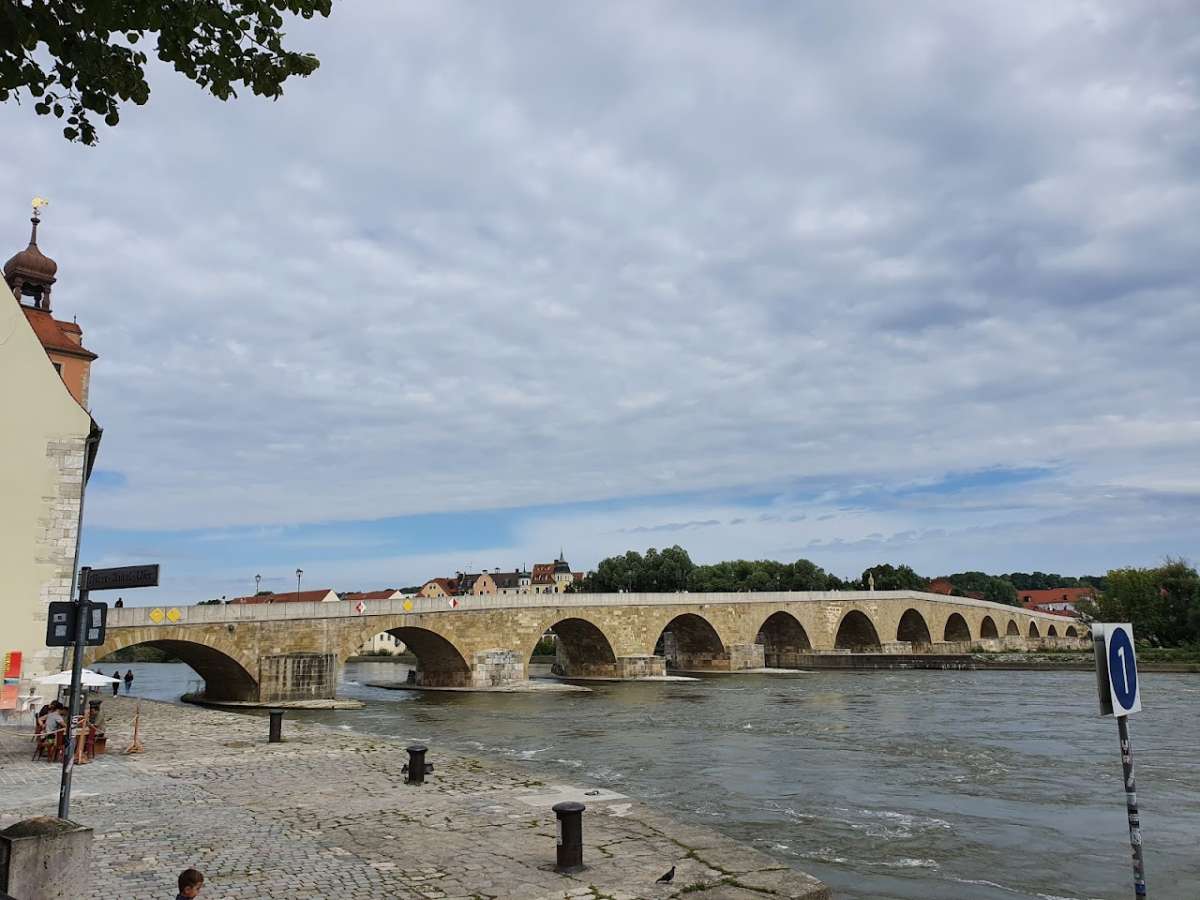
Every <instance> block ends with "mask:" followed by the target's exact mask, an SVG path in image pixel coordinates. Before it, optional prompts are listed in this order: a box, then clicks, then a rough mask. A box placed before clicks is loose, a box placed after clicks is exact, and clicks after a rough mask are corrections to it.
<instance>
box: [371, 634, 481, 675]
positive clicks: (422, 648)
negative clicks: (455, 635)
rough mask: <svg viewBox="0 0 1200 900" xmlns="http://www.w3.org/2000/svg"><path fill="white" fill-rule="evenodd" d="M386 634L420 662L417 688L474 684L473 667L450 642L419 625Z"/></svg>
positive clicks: (418, 663) (417, 670)
mask: <svg viewBox="0 0 1200 900" xmlns="http://www.w3.org/2000/svg"><path fill="white" fill-rule="evenodd" d="M385 630H386V631H387V632H388V634H391V635H393V636H394V637H395V638H396V640H398V641H400V643H402V644H404V646H405V647H407V648H408V650H409V652H410V653H412V655H413V656H415V657H416V658H417V668H416V673H415V681H416V683H417V684H419V685H423V686H424V687H469V686H470V685H471V684H472V675H471V665H470V663H468V662H467V658H466V657H465V656H464V655H463V652H462V651H461V650H459V648H458V647H457V646H456V645H455V644H454V642H453V641H451V640H450V639H449V638H447V637H445V636H444V635H441V634H439V633H438V632H436V631H433V630H431V629H429V628H421V627H419V626H416V625H401V626H397V627H395V628H388V629H385Z"/></svg>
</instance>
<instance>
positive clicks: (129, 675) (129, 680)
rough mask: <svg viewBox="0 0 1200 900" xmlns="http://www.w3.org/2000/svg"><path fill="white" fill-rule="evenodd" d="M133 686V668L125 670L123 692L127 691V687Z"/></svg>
mask: <svg viewBox="0 0 1200 900" xmlns="http://www.w3.org/2000/svg"><path fill="white" fill-rule="evenodd" d="M131 687H133V669H126V670H125V693H127V694H128V693H129V689H130V688H131Z"/></svg>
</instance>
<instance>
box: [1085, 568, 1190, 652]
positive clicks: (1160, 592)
mask: <svg viewBox="0 0 1200 900" xmlns="http://www.w3.org/2000/svg"><path fill="white" fill-rule="evenodd" d="M1104 581H1105V585H1106V589H1105V591H1104V592H1103V593H1102V594H1100V595H1099V596H1098V597H1097V598H1096V601H1095V602H1094V603H1091V602H1088V601H1083V602H1081V603H1078V604H1076V607H1077V608H1078V609H1079V610H1080V612H1083V613H1085V614H1086V615H1088V616H1089V617H1091V618H1093V619H1096V620H1098V621H1101V622H1132V623H1133V633H1134V636H1135V637H1137V639H1138V640H1139V641H1146V642H1147V643H1149V644H1152V645H1154V646H1158V647H1176V646H1179V645H1181V644H1200V575H1198V574H1197V572H1196V570H1195V569H1194V568H1193V567H1192V566H1191V565H1189V564H1188V563H1187V562H1186V561H1184V560H1182V559H1168V560H1166V562H1164V563H1163V564H1162V565H1161V566H1158V567H1157V568H1151V569H1136V568H1127V569H1113V570H1112V571H1110V572H1109V573H1108V575H1106V576H1105V579H1104Z"/></svg>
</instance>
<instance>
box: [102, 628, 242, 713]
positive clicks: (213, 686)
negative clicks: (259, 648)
mask: <svg viewBox="0 0 1200 900" xmlns="http://www.w3.org/2000/svg"><path fill="white" fill-rule="evenodd" d="M127 647H154V648H155V649H157V650H163V651H165V652H167V653H169V654H171V656H174V657H175V658H176V659H181V660H183V661H184V662H185V663H187V664H188V665H189V666H191V668H192V669H193V670H194V671H195V672H196V674H197V675H199V676H200V677H201V678H203V679H204V696H205V698H206V699H209V700H242V701H257V700H258V699H259V685H258V678H257V674H252V672H253V673H257V671H258V666H257V665H256V664H255V662H252V661H250V660H247V659H244V658H242V657H241V654H239V653H238V652H237V651H236V650H234V649H233V648H222V647H219V646H215V645H213V644H208V643H201V642H197V641H189V640H180V639H167V638H155V637H147V636H144V635H138V634H134V633H130V634H114V635H112V636H110V637H109V639H108V640H107V641H105V643H104V645H103V646H101V647H98V648H96V650H95V651H94V652H93V653H92V654H89V658H94V660H95V661H94V663H92V664H94V665H97V666H101V667H103V666H104V662H103V660H104V657H106V656H108V655H109V654H110V653H115V652H116V651H117V650H124V649H125V648H127ZM101 654H103V655H101ZM116 665H119V663H118V664H116Z"/></svg>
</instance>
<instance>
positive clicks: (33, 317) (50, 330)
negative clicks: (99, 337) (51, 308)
mask: <svg viewBox="0 0 1200 900" xmlns="http://www.w3.org/2000/svg"><path fill="white" fill-rule="evenodd" d="M21 311H22V312H23V313H25V318H26V320H28V322H29V324H30V326H31V327H32V328H33V333H34V334H36V335H37V339H38V340H39V341H41V343H42V346H43V347H45V348H46V349H47V350H54V351H57V352H59V353H70V354H72V355H74V356H82V357H84V358H85V359H95V358H96V354H95V353H93V352H92V351H91V350H86V349H84V348H83V347H82V346H81V345H80V344H78V343H76V342H75V341H73V340H71V339H70V338H69V337H67V335H66V332H67V331H70V332H71V333H72V334H82V333H83V332H82V331H80V329H79V326H78V325H76V324H74V323H73V322H60V321H58V319H56V318H54V317H53V316H52V315H50V313H48V312H46V311H45V310H44V309H31V308H30V307H28V306H22V307H21Z"/></svg>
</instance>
